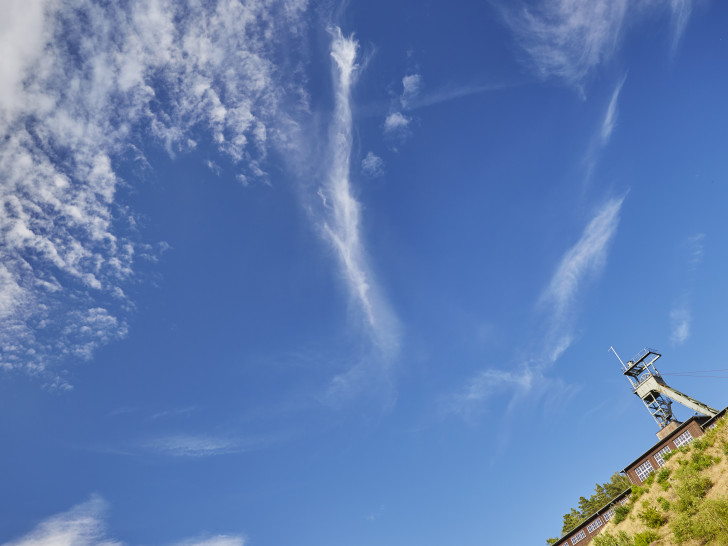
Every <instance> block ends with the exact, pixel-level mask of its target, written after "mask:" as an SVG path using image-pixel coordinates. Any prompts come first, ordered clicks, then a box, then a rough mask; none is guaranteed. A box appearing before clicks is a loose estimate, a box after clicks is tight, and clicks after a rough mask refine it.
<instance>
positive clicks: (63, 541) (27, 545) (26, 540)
mask: <svg viewBox="0 0 728 546" xmlns="http://www.w3.org/2000/svg"><path fill="white" fill-rule="evenodd" d="M107 512H108V504H107V502H106V501H105V500H104V499H103V498H102V497H100V496H99V495H92V496H91V498H90V499H89V500H87V501H86V502H83V503H81V504H78V505H76V506H74V507H73V508H71V509H70V510H68V511H66V512H63V513H61V514H57V515H55V516H51V517H49V518H47V519H45V520H43V521H41V522H40V523H39V524H38V525H37V526H36V528H35V529H33V530H32V531H30V532H29V533H28V534H27V535H25V536H23V537H21V538H19V539H16V540H13V541H10V542H6V543H4V544H3V546H40V545H43V546H121V545H122V544H124V543H123V542H122V541H120V540H117V539H115V538H111V537H109V533H108V530H107V525H106V521H105V520H106V513H107ZM244 544H245V537H244V536H242V535H214V536H207V537H199V538H193V539H187V540H183V541H181V542H177V543H175V545H176V546H243V545H244Z"/></svg>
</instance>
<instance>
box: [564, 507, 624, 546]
mask: <svg viewBox="0 0 728 546" xmlns="http://www.w3.org/2000/svg"><path fill="white" fill-rule="evenodd" d="M627 500H628V499H627V497H625V498H623V499H622V500H621V501H620V504H624V503H626V502H627ZM613 515H614V508H610V509H609V510H607V511H606V512H604V513H603V514H602V516H601V517H599V518H597V519H596V520H594V521H593V522H592V523H590V524H589V525H587V526H586V528H587V530H588V531H589V532H590V533H593V532H594V531H596V530H597V529H599V528H600V527H601V526H602V525H604V523H605V522H607V521H609V520H610V519H612V516H613ZM602 518H604V521H602ZM584 538H586V533H584V529H582V530H581V531H579V532H578V533H577V534H575V535H574V536H573V537H571V543H572V544H576V543H577V542H579V541H580V540H582V539H584ZM562 546H569V543H568V542H564V543H563V544H562Z"/></svg>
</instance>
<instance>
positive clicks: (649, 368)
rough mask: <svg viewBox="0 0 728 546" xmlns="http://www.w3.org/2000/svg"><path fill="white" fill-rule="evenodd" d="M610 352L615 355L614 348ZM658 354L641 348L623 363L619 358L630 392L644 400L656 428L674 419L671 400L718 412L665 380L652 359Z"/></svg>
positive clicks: (709, 413) (699, 410)
mask: <svg viewBox="0 0 728 546" xmlns="http://www.w3.org/2000/svg"><path fill="white" fill-rule="evenodd" d="M612 351H613V352H614V354H615V355H616V356H617V358H619V355H617V352H616V351H615V350H614V348H612ZM661 356H662V355H661V354H660V353H658V352H657V351H655V350H653V349H648V348H645V349H643V350H642V351H640V352H639V353H638V354H637V355H636V356H635V357H634V358H633V359H632V360H630V361H628V362H627V363H626V364H625V363H624V362H622V359H621V358H619V362H620V363H621V364H622V369H623V371H624V375H625V376H626V377H627V379H629V382H630V383H631V385H632V389H633V392H634V393H635V394H636V395H637V396H639V397H640V399H641V400H642V402H644V404H645V406H646V407H647V411H649V412H650V415H652V418H653V419H654V420H655V421H656V422H657V424H658V426H659V427H660V429H662V428H664V427H666V426H667V425H668V424H670V423H671V422H673V421H677V419H676V418H675V416H674V415H673V413H672V407H671V406H672V402H673V401H675V402H677V403H678V404H682V405H683V406H685V407H686V408H689V409H691V410H693V411H696V412H698V413H702V414H703V415H707V416H709V417H714V416H716V415H718V411H717V410H715V409H713V408H711V407H710V406H708V405H707V404H703V403H702V402H700V401H698V400H696V399H695V398H692V397H690V396H688V395H687V394H683V393H681V392H680V391H678V390H675V389H673V388H672V387H670V386H668V385H667V383H665V380H664V379H662V376H661V375H660V372H658V371H657V368H655V361H657V359H658V358H660V357H661Z"/></svg>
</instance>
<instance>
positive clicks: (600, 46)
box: [503, 0, 692, 86]
mask: <svg viewBox="0 0 728 546" xmlns="http://www.w3.org/2000/svg"><path fill="white" fill-rule="evenodd" d="M691 8H692V0H590V1H588V2H584V1H582V0H546V1H545V2H542V3H541V4H539V5H538V6H535V7H520V8H518V9H516V8H513V7H512V6H510V5H508V6H506V7H504V9H503V13H504V17H505V20H506V23H507V24H508V26H509V27H510V28H511V30H512V31H513V32H514V34H515V37H516V40H517V41H518V42H519V44H520V45H521V47H522V48H523V49H524V51H525V52H526V53H527V55H528V57H529V58H530V61H531V64H532V65H533V68H534V69H535V71H536V72H537V73H538V74H539V75H540V76H541V77H543V78H550V77H553V78H557V79H560V80H563V81H565V82H566V83H568V84H572V85H576V86H581V85H582V84H583V82H584V80H585V79H586V77H587V76H588V75H589V73H590V72H591V71H592V70H593V69H594V68H596V67H597V66H599V65H601V64H602V63H604V62H605V61H607V60H609V59H610V58H611V57H612V56H613V55H614V53H615V51H616V50H617V48H618V46H619V44H620V41H621V38H622V35H623V34H624V33H625V31H626V27H627V26H628V25H629V24H631V23H633V22H634V21H636V20H638V19H640V18H642V17H645V16H648V15H652V14H654V13H659V12H660V11H664V10H666V9H667V10H669V11H670V13H671V19H672V24H671V27H672V28H671V47H672V50H673V51H674V50H675V48H677V45H678V44H679V41H680V38H681V36H682V34H683V32H684V31H685V27H686V26H687V22H688V19H689V16H690V12H691Z"/></svg>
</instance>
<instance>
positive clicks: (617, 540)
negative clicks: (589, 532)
mask: <svg viewBox="0 0 728 546" xmlns="http://www.w3.org/2000/svg"><path fill="white" fill-rule="evenodd" d="M592 544H593V545H594V546H634V541H633V540H632V539H631V538H630V537H629V535H628V534H627V533H625V532H624V531H620V532H619V533H617V534H616V535H612V534H611V533H609V532H607V531H605V532H603V533H599V534H598V535H597V536H595V537H594V542H593V543H592Z"/></svg>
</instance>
